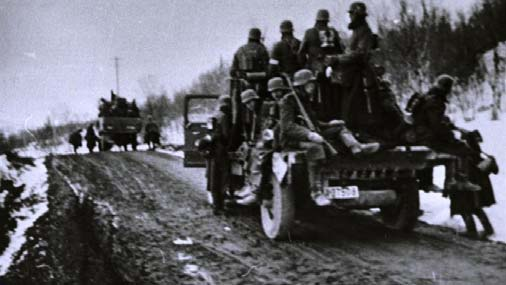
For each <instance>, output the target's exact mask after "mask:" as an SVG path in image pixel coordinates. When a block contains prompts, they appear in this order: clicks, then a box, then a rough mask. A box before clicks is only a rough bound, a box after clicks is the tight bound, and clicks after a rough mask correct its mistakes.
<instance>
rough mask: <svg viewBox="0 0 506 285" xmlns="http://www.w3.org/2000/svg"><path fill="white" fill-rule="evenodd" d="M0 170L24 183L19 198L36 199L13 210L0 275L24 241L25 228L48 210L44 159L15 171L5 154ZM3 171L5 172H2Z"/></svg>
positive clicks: (4, 271) (0, 261) (8, 265)
mask: <svg viewBox="0 0 506 285" xmlns="http://www.w3.org/2000/svg"><path fill="white" fill-rule="evenodd" d="M0 168H1V169H0V171H1V172H2V176H3V177H9V179H11V180H13V181H14V184H15V185H19V184H22V183H24V184H25V188H24V191H23V193H22V194H21V197H20V199H21V200H23V199H26V198H29V197H30V198H31V199H34V198H35V199H36V202H35V203H30V205H24V206H23V207H21V209H19V211H17V212H15V213H14V215H13V218H15V219H16V221H17V226H16V228H15V229H14V231H13V232H11V233H10V234H9V237H10V242H9V245H8V247H7V248H6V249H5V251H4V252H3V253H2V254H1V255H0V276H3V275H5V273H7V270H8V269H9V267H10V266H11V264H12V262H13V258H14V256H15V255H16V253H17V252H18V251H19V250H20V249H21V246H22V245H23V244H24V243H25V241H26V236H25V233H26V230H28V229H29V228H30V227H32V226H33V224H34V223H35V221H36V220H37V219H38V218H39V217H40V216H42V215H43V214H44V213H46V212H47V210H48V202H47V189H48V185H47V169H46V167H45V165H44V159H43V158H38V159H36V160H35V166H28V167H24V168H22V169H20V170H19V171H15V170H13V169H12V168H10V167H9V161H7V159H5V155H2V156H0ZM4 171H5V172H4Z"/></svg>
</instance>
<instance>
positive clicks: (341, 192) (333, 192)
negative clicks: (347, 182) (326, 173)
mask: <svg viewBox="0 0 506 285" xmlns="http://www.w3.org/2000/svg"><path fill="white" fill-rule="evenodd" d="M323 193H324V194H325V196H326V197H327V198H328V199H355V198H358V196H359V191H358V187H357V186H345V187H342V186H329V187H324V189H323Z"/></svg>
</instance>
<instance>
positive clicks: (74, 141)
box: [69, 129, 83, 154]
mask: <svg viewBox="0 0 506 285" xmlns="http://www.w3.org/2000/svg"><path fill="white" fill-rule="evenodd" d="M81 131H82V130H81V129H79V130H77V131H75V132H73V133H71V134H70V137H69V143H70V144H71V145H72V146H73V147H74V153H75V154H77V149H78V148H79V147H81V146H82V145H83V143H82V140H83V137H82V136H81Z"/></svg>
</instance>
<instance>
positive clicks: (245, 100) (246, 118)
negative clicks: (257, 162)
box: [241, 89, 260, 142]
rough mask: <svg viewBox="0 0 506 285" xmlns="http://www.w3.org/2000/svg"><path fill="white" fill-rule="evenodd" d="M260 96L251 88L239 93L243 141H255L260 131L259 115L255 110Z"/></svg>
mask: <svg viewBox="0 0 506 285" xmlns="http://www.w3.org/2000/svg"><path fill="white" fill-rule="evenodd" d="M259 99H260V97H259V96H258V94H257V92H255V90H253V89H247V90H245V91H243V92H242V93H241V103H242V107H243V108H241V110H242V116H243V118H242V123H243V139H244V140H245V141H249V142H252V141H255V140H256V139H257V138H258V135H259V132H260V124H259V119H260V118H259V117H258V116H257V110H258V108H259V106H258V102H259Z"/></svg>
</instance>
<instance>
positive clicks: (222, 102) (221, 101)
mask: <svg viewBox="0 0 506 285" xmlns="http://www.w3.org/2000/svg"><path fill="white" fill-rule="evenodd" d="M230 103H231V100H230V96H229V95H227V94H224V95H221V96H220V97H218V106H227V105H230Z"/></svg>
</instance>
